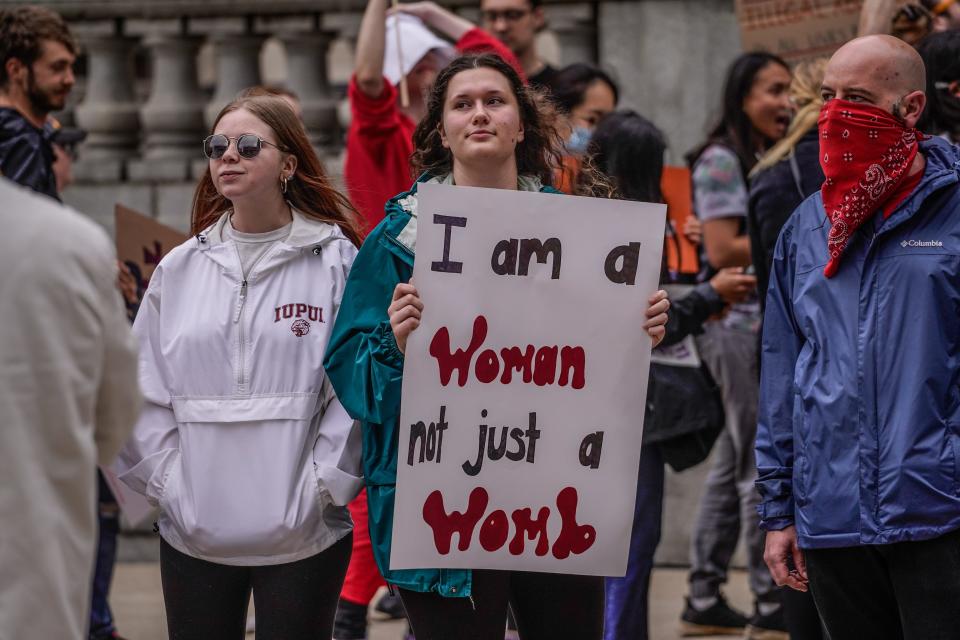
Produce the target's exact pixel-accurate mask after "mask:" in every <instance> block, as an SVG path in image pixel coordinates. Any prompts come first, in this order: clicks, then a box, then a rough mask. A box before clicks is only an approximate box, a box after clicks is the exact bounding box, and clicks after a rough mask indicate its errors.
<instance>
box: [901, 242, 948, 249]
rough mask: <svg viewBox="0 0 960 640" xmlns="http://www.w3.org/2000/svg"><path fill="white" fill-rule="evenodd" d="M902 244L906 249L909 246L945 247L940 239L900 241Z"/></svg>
mask: <svg viewBox="0 0 960 640" xmlns="http://www.w3.org/2000/svg"><path fill="white" fill-rule="evenodd" d="M900 246H901V247H903V248H904V249H906V248H907V247H943V243H942V242H940V241H939V240H904V241H903V242H901V243H900Z"/></svg>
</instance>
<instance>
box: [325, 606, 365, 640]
mask: <svg viewBox="0 0 960 640" xmlns="http://www.w3.org/2000/svg"><path fill="white" fill-rule="evenodd" d="M366 638H367V608H366V607H365V606H363V605H362V604H356V603H355V602H350V601H349V600H344V599H343V598H340V601H339V602H338V603H337V615H336V616H335V617H334V619H333V640H366Z"/></svg>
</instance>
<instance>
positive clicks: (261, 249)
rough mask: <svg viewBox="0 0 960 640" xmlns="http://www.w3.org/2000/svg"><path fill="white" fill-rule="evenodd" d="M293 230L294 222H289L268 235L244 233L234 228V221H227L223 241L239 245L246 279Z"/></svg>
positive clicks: (267, 233)
mask: <svg viewBox="0 0 960 640" xmlns="http://www.w3.org/2000/svg"><path fill="white" fill-rule="evenodd" d="M292 228H293V222H292V221H291V222H288V223H287V224H285V225H284V226H282V227H280V228H279V229H274V230H273V231H267V232H266V233H244V232H242V231H237V230H236V229H234V228H233V219H232V218H231V219H230V220H227V224H225V225H223V240H233V241H234V242H235V243H236V245H237V254H238V255H239V256H240V268H241V269H242V270H243V277H244V279H246V277H247V274H249V273H250V272H251V271H252V270H253V268H254V267H255V266H256V265H257V263H258V262H260V259H261V258H263V256H264V255H266V253H267V251H269V250H270V249H271V248H272V247H273V245H275V244H276V243H278V242H281V241H283V240H286V239H287V238H288V237H289V236H290V229H292Z"/></svg>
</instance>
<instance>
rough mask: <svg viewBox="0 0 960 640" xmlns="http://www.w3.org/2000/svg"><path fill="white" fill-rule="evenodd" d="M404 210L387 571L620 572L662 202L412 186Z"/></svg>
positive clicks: (644, 380) (646, 363)
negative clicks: (402, 317) (407, 228)
mask: <svg viewBox="0 0 960 640" xmlns="http://www.w3.org/2000/svg"><path fill="white" fill-rule="evenodd" d="M417 210H418V217H417V223H418V228H417V247H416V249H417V250H416V256H417V257H416V263H415V267H414V284H415V285H416V287H417V289H418V291H419V293H420V297H421V299H422V300H423V303H424V306H425V308H424V312H423V317H422V320H421V324H420V327H419V328H418V329H417V330H416V331H414V332H413V333H412V334H411V336H410V338H409V341H408V342H407V348H406V358H405V364H404V378H403V396H402V404H401V407H402V409H401V416H400V435H399V442H400V444H399V455H398V461H397V467H398V469H397V495H396V507H395V511H394V528H393V543H392V551H391V558H390V568H391V569H409V568H455V567H460V568H483V569H513V570H527V571H530V570H533V571H545V572H556V573H575V574H586V575H609V576H616V575H623V574H624V571H625V569H626V563H627V555H628V545H629V540H630V532H631V529H632V525H633V512H634V501H635V492H636V481H637V467H638V465H639V460H640V442H641V436H642V429H643V415H644V406H645V404H646V390H647V376H648V374H649V367H650V350H651V349H650V347H651V343H650V338H649V336H648V335H647V334H646V332H645V331H644V330H643V328H642V325H643V323H644V321H645V311H646V309H647V306H648V302H647V299H648V297H649V296H650V295H651V294H652V293H653V292H654V291H656V289H657V281H658V279H659V275H660V257H661V250H662V247H663V230H664V224H665V222H664V221H665V214H666V208H665V206H664V205H654V204H642V203H635V202H626V201H618V200H601V199H595V198H579V197H573V196H561V195H556V194H544V193H528V192H515V191H506V190H496V189H474V188H467V187H453V186H442V185H430V184H424V185H421V186H420V189H419V201H418V206H417ZM444 369H446V372H445V373H444ZM491 439H492V443H493V444H492V445H491ZM481 442H482V444H481ZM455 512H459V513H455Z"/></svg>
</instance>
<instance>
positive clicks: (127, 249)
mask: <svg viewBox="0 0 960 640" xmlns="http://www.w3.org/2000/svg"><path fill="white" fill-rule="evenodd" d="M114 215H115V216H116V226H115V228H116V231H117V258H118V259H119V260H120V261H121V262H123V263H124V264H126V265H127V267H129V268H130V271H131V272H133V276H134V278H136V279H137V290H138V291H139V292H140V293H141V295H142V293H143V291H145V290H146V288H147V284H148V283H149V282H150V276H152V275H153V270H154V269H156V268H157V265H158V264H160V259H161V258H162V257H163V256H165V255H166V254H167V252H168V251H170V250H171V249H173V248H174V247H176V246H177V245H179V244H182V243H183V242H185V241H186V239H187V238H188V237H189V236H187V235H186V234H183V233H181V232H179V231H177V230H176V229H172V228H170V227H168V226H166V225H164V224H160V223H159V222H157V221H156V220H154V219H153V218H151V217H150V216H146V215H144V214H142V213H139V212H137V211H134V210H133V209H129V208H127V207H125V206H123V205H122V204H118V205H116V210H115V214H114Z"/></svg>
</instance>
